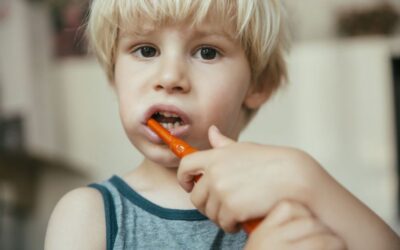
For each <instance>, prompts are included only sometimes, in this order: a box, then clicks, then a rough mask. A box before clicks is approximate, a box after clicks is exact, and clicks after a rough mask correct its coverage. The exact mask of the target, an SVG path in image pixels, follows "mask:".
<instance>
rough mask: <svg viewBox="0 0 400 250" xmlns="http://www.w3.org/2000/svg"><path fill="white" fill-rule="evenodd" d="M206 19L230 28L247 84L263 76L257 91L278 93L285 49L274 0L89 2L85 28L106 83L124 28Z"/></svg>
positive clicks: (280, 13) (277, 1) (283, 73)
mask: <svg viewBox="0 0 400 250" xmlns="http://www.w3.org/2000/svg"><path fill="white" fill-rule="evenodd" d="M210 13H213V14H214V13H215V14H217V15H214V16H217V17H218V18H219V20H221V21H224V22H229V23H228V24H229V25H231V26H233V29H234V30H233V31H234V36H235V38H237V39H238V41H240V43H241V45H242V47H243V48H244V50H245V53H246V55H247V58H248V60H249V63H250V66H251V70H252V77H253V79H258V77H260V75H261V74H263V75H266V76H267V78H268V81H267V82H266V83H265V84H268V86H257V87H260V88H266V89H269V90H270V91H271V92H273V91H275V90H276V89H278V87H279V86H280V85H281V83H282V80H283V79H284V78H286V77H287V72H286V64H285V61H284V55H285V51H286V48H287V44H288V39H287V34H286V29H285V28H284V27H285V23H284V18H283V15H284V12H283V8H282V4H281V2H280V0H92V5H91V9H90V15H89V20H88V24H87V34H88V38H89V44H90V45H91V46H92V49H93V51H94V53H95V55H96V57H97V58H98V60H99V62H100V64H101V65H102V67H103V68H104V70H105V71H106V74H107V77H108V79H109V80H110V81H112V80H113V79H114V67H115V61H116V58H115V57H116V50H117V44H118V35H119V33H120V31H121V29H122V27H123V26H124V24H129V26H130V27H138V26H139V25H140V20H150V21H152V22H154V23H156V24H164V23H166V22H187V21H188V20H190V21H191V24H192V25H196V24H199V23H201V22H202V21H203V20H205V19H206V17H207V16H208V15H209V14H210ZM135 25H136V26H135ZM253 82H257V81H253Z"/></svg>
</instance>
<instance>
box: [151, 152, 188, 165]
mask: <svg viewBox="0 0 400 250" xmlns="http://www.w3.org/2000/svg"><path fill="white" fill-rule="evenodd" d="M148 159H150V160H151V161H153V162H155V163H157V164H159V165H162V166H164V167H167V168H177V167H179V162H180V159H179V158H178V157H176V156H175V155H173V154H172V153H171V154H168V155H152V156H148Z"/></svg>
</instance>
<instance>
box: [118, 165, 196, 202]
mask: <svg viewBox="0 0 400 250" xmlns="http://www.w3.org/2000/svg"><path fill="white" fill-rule="evenodd" d="M177 171H178V169H177V168H168V167H165V166H161V165H159V164H156V163H154V162H152V161H149V160H147V159H145V160H144V161H143V162H142V163H141V164H140V165H139V166H138V167H137V168H136V169H135V170H134V171H132V172H131V173H130V174H128V175H127V176H126V177H125V180H126V181H127V182H128V184H129V185H131V186H132V187H133V188H134V189H135V190H136V191H137V192H139V193H140V194H141V195H142V196H144V197H145V198H147V199H149V200H150V201H152V202H154V203H156V204H158V205H160V206H163V207H168V208H176V209H193V208H194V207H193V204H192V203H191V202H190V194H188V193H186V192H185V191H184V190H183V188H182V187H181V186H180V185H179V183H178V179H177Z"/></svg>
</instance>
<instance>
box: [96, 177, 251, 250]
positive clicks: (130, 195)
mask: <svg viewBox="0 0 400 250" xmlns="http://www.w3.org/2000/svg"><path fill="white" fill-rule="evenodd" d="M89 187H92V188H95V189H97V190H98V191H100V193H101V195H102V197H103V201H104V210H105V216H106V218H105V221H106V237H107V250H111V249H118V250H119V249H146V250H148V249H150V250H152V249H157V250H158V249H174V250H177V249H201V250H203V249H227V250H228V249H229V250H234V249H243V247H244V244H245V242H246V239H247V236H246V234H245V233H244V232H243V231H240V232H238V233H235V234H228V233H224V231H222V230H221V229H220V228H218V227H217V226H216V225H215V224H214V223H213V222H212V221H210V220H208V219H207V217H205V216H204V215H202V214H201V213H200V212H199V211H197V210H180V209H169V208H163V207H161V206H158V205H157V204H154V203H153V202H151V201H149V200H147V199H146V198H144V197H143V196H141V195H140V194H139V193H137V192H136V191H135V190H133V189H132V188H131V187H130V186H129V185H128V184H127V183H126V182H125V181H124V180H123V179H121V178H120V177H118V176H112V177H111V178H110V179H108V180H106V181H104V182H102V183H99V184H90V185H89Z"/></svg>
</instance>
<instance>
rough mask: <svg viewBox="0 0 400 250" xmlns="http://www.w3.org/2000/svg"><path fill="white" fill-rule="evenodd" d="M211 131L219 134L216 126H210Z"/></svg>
mask: <svg viewBox="0 0 400 250" xmlns="http://www.w3.org/2000/svg"><path fill="white" fill-rule="evenodd" d="M210 129H211V130H213V131H214V132H216V133H219V129H218V128H217V126H215V125H211V128H210Z"/></svg>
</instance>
